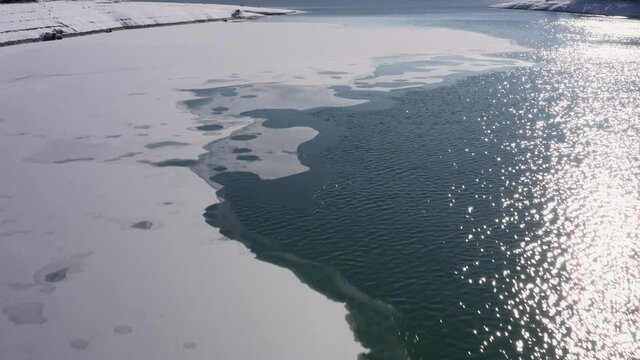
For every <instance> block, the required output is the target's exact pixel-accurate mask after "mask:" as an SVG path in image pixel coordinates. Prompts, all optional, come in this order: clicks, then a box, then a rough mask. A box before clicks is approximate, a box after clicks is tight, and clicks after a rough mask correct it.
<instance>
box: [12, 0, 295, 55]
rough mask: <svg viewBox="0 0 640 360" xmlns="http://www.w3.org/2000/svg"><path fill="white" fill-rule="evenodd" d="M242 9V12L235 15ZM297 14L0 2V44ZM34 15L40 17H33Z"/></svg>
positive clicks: (94, 0) (62, 0)
mask: <svg viewBox="0 0 640 360" xmlns="http://www.w3.org/2000/svg"><path fill="white" fill-rule="evenodd" d="M237 10H240V11H241V12H242V13H241V14H240V15H236V16H234V15H233V14H234V12H235V11H237ZM43 13H46V15H43ZM297 13H300V12H299V11H297V10H290V9H274V8H259V7H250V6H235V5H217V4H191V3H153V2H135V1H132V2H130V1H116V0H108V1H98V0H81V1H71V0H53V1H38V2H33V3H11V4H0V47H4V46H12V45H19V44H25V43H31V42H42V41H44V40H42V38H41V36H42V34H44V33H47V32H51V31H54V30H57V31H60V32H61V33H60V35H61V37H60V38H59V39H58V40H63V39H65V38H72V37H77V36H86V35H93V34H98V33H110V32H112V31H118V30H131V29H142V28H152V27H160V26H177V25H186V24H197V23H206V22H218V21H222V22H228V21H234V22H237V21H245V20H256V19H259V18H261V17H265V16H280V15H293V14H297ZM32 14H37V15H36V17H33V18H32V16H33V15H32ZM167 14H171V15H167ZM50 41H53V39H52V40H50Z"/></svg>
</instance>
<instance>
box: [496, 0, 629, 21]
mask: <svg viewBox="0 0 640 360" xmlns="http://www.w3.org/2000/svg"><path fill="white" fill-rule="evenodd" d="M493 7H496V8H501V9H519V10H542V11H559V12H570V13H580V14H591V15H607V16H625V17H630V18H640V1H636V0H516V1H509V2H506V3H501V4H497V5H493Z"/></svg>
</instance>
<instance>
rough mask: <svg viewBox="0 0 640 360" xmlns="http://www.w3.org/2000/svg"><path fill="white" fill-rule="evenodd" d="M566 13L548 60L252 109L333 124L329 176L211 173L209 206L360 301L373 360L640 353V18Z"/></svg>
mask: <svg viewBox="0 0 640 360" xmlns="http://www.w3.org/2000/svg"><path fill="white" fill-rule="evenodd" d="M583 20H584V21H583ZM561 21H564V23H560V24H559V25H558V24H555V23H554V24H551V25H549V24H548V23H547V22H545V23H542V24H539V25H540V26H542V27H543V29H546V30H548V31H550V32H552V35H550V37H548V38H546V39H542V40H541V41H539V42H536V43H538V44H539V45H537V46H536V48H535V49H534V51H533V52H532V53H531V54H528V55H513V56H526V58H527V59H529V60H531V61H532V62H534V63H535V64H536V66H533V67H528V68H516V69H511V70H506V71H497V72H493V73H489V74H483V75H476V76H468V77H460V76H458V77H457V78H456V79H455V81H453V80H452V81H451V82H449V83H447V84H444V85H441V86H437V87H430V88H426V87H425V88H418V89H414V90H409V91H406V90H403V91H394V92H391V93H389V94H373V93H367V92H361V93H351V92H349V91H343V92H341V94H342V95H343V96H346V97H353V96H358V97H365V98H369V99H370V100H371V103H370V104H367V105H364V106H353V107H346V108H322V109H312V110H308V111H295V110H268V109H267V110H259V111H253V112H249V113H246V114H245V115H248V116H253V117H258V118H264V119H267V120H266V121H265V123H264V124H263V125H264V126H265V127H271V128H286V127H292V126H307V127H312V128H314V129H316V130H318V131H319V135H318V136H317V137H316V138H315V139H313V140H312V141H309V142H307V143H304V144H302V145H300V147H299V148H298V158H299V160H300V162H301V163H303V164H304V165H306V166H308V167H309V168H310V170H309V171H307V172H304V173H301V174H297V175H292V176H288V177H285V178H280V179H276V180H261V179H260V178H259V177H258V176H257V175H255V174H251V173H246V172H225V171H222V172H221V171H205V172H203V171H202V170H196V171H197V172H198V173H199V175H200V176H203V177H205V178H210V179H211V180H213V181H214V182H216V183H218V184H221V185H222V186H223V188H222V189H221V190H220V191H219V192H218V195H219V196H220V197H221V198H222V199H223V200H224V201H223V202H222V203H220V204H216V205H213V206H211V207H209V208H207V209H206V211H205V214H204V217H205V220H206V221H207V222H208V223H209V224H211V225H212V226H214V227H216V228H219V229H220V231H221V232H222V233H223V234H225V235H226V236H228V237H231V238H233V239H237V240H239V241H242V242H243V243H244V244H246V245H247V246H248V247H249V248H250V249H251V250H252V251H254V252H255V253H256V254H257V257H258V258H259V259H261V260H263V261H267V262H271V263H274V264H277V265H280V266H283V267H286V268H289V269H291V270H292V271H293V272H294V273H295V274H296V275H297V276H298V277H299V278H300V279H301V280H302V281H304V282H306V283H308V284H309V285H310V286H312V287H313V288H314V289H316V290H317V291H319V292H322V293H324V294H326V295H327V296H329V297H331V298H332V299H335V300H338V301H341V302H345V303H346V304H347V307H348V309H349V312H350V315H349V322H350V324H351V326H352V328H353V330H354V332H355V334H356V337H357V339H358V340H359V341H361V342H362V343H363V344H364V345H365V346H366V347H367V348H369V349H371V353H370V354H368V355H365V356H364V357H365V358H368V359H406V358H410V359H462V358H470V359H497V358H508V359H520V358H521V359H585V358H589V359H612V358H621V359H623V358H637V355H638V354H639V353H640V348H639V347H638V345H637V343H636V342H635V341H634V340H629V339H635V337H636V335H637V333H636V329H637V326H636V325H637V324H638V323H640V322H639V320H640V315H639V313H638V298H637V297H636V296H635V295H634V294H635V292H634V291H635V290H633V289H634V288H635V287H636V285H638V284H639V282H638V273H637V266H636V265H638V263H639V262H640V259H638V254H639V253H640V252H638V250H639V247H640V244H639V242H638V238H639V235H638V232H637V229H636V226H635V225H634V224H637V223H638V220H640V216H639V214H638V211H640V210H639V209H640V206H638V205H640V199H639V196H640V195H639V194H640V191H639V190H638V189H637V188H636V186H635V185H636V184H638V183H639V182H638V181H637V180H638V177H640V170H639V169H640V166H639V162H638V153H640V152H639V150H640V149H638V145H637V144H638V143H639V141H638V140H640V128H639V127H638V123H637V121H638V113H637V110H636V109H637V105H638V104H640V94H639V93H638V89H640V79H639V77H640V75H639V74H640V73H639V72H638V70H639V69H640V63H639V61H638V59H639V57H638V56H637V55H638V46H637V43H638V37H637V35H633V34H635V29H637V26H635V25H628V23H623V24H622V25H620V24H618V23H615V20H611V21H613V23H611V21H609V20H601V19H596V20H593V19H580V18H575V19H570V20H566V19H564V20H563V19H561ZM585 22H586V23H585ZM612 24H613V25H612ZM625 24H626V25H625ZM526 26H533V25H532V24H531V23H529V24H528V25H526ZM545 26H546V27H545ZM585 26H586V27H585ZM625 26H626V27H627V28H625ZM629 27H630V28H629ZM593 28H598V29H599V30H598V31H595V32H594V31H591V30H592V29H593ZM623 28H625V29H626V31H622V32H620V29H623ZM563 29H564V30H563ZM585 29H586V30H585ZM612 29H613V30H612ZM558 30H562V31H564V33H562V34H561V35H556V34H555V32H556V31H558ZM498 31H503V32H504V31H505V29H502V30H498ZM538 31H539V33H542V32H543V31H542V30H540V29H538ZM521 35H522V34H521ZM519 36H520V35H519ZM522 39H523V38H520V40H522ZM243 146H244V144H243ZM249 147H250V145H249ZM199 162H200V163H205V164H208V165H210V166H209V167H210V168H214V167H215V166H216V154H214V153H207V154H203V156H202V157H201V159H200V161H199ZM198 169H202V167H198ZM611 204H615V205H611Z"/></svg>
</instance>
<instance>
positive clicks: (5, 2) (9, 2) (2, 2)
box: [0, 0, 38, 4]
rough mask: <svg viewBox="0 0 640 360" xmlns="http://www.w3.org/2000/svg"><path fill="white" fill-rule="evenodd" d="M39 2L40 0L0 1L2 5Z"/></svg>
mask: <svg viewBox="0 0 640 360" xmlns="http://www.w3.org/2000/svg"><path fill="white" fill-rule="evenodd" d="M26 2H38V0H0V4H12V3H26Z"/></svg>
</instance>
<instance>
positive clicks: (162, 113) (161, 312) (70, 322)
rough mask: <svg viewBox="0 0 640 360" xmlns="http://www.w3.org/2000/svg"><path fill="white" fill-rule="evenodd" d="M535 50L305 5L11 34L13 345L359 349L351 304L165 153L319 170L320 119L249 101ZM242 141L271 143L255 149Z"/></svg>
mask: <svg viewBox="0 0 640 360" xmlns="http://www.w3.org/2000/svg"><path fill="white" fill-rule="evenodd" d="M149 6H151V5H149ZM159 6H161V7H162V6H163V5H159ZM164 9H166V8H164ZM519 50H524V49H523V48H521V47H518V46H516V45H513V44H511V43H510V42H509V41H506V40H501V39H495V38H492V37H489V36H485V35H481V34H475V33H469V32H464V31H453V30H445V29H420V28H384V27H347V26H338V25H331V24H320V23H295V22H284V23H258V22H241V23H220V22H218V23H203V24H192V25H185V26H175V27H158V28H153V29H137V30H130V31H122V32H114V33H110V34H96V35H93V36H87V37H76V38H70V39H67V40H64V41H56V42H46V43H32V44H24V45H21V46H10V47H4V48H0V68H1V69H2V71H0V169H1V170H0V358H1V359H2V360H27V359H28V360H40V359H69V360H73V359H96V360H102V359H104V360H107V359H109V360H110V359H157V360H164V359H264V360H270V359H278V360H281V359H283V360H288V359H291V360H293V359H309V360H326V359H332V360H334V359H335V360H340V359H355V358H356V356H357V354H358V353H360V352H362V351H363V348H362V346H361V345H360V344H358V343H357V342H356V341H355V340H354V337H353V334H352V333H351V331H350V329H349V326H348V323H347V321H346V320H345V316H346V315H347V312H346V309H345V307H344V305H343V304H339V303H335V302H333V301H330V300H328V299H326V298H325V297H324V296H323V295H320V294H318V293H316V292H314V291H312V290H311V289H309V288H308V287H307V286H306V285H304V284H302V283H300V282H299V281H298V279H296V278H295V276H294V275H293V274H292V273H290V272H289V271H288V270H285V269H282V268H278V267H276V266H272V265H269V264H266V263H262V262H259V261H256V260H255V259H254V256H253V254H251V253H250V252H249V251H248V250H247V249H246V248H245V247H243V246H242V245H240V244H239V243H236V242H233V241H226V239H225V238H224V237H223V236H222V235H220V234H218V232H217V230H216V229H214V228H212V227H210V226H208V225H206V224H205V222H204V219H203V217H202V213H203V211H204V209H205V208H206V207H207V206H209V205H211V204H213V203H216V202H217V201H218V200H217V199H216V198H215V193H214V190H213V189H212V188H211V187H210V186H209V185H210V184H207V183H206V182H205V181H202V179H200V178H199V177H197V176H196V175H195V174H194V173H193V172H192V171H191V170H190V169H189V168H185V167H157V166H152V165H151V164H150V163H158V162H162V161H166V160H172V159H176V158H178V159H183V160H189V159H196V158H197V157H198V155H200V154H201V153H203V152H204V150H203V149H202V147H203V146H204V145H205V144H208V143H211V142H213V141H214V140H218V141H217V142H216V144H218V143H219V144H220V145H219V149H217V151H218V154H219V159H220V161H221V162H224V163H225V164H226V165H227V166H228V167H229V168H231V169H242V168H241V166H252V167H251V168H249V170H251V171H255V172H256V173H258V174H259V175H260V176H262V177H264V178H277V177H279V176H285V175H288V174H292V173H297V172H300V171H305V168H304V166H302V165H301V164H300V163H299V162H298V159H297V154H296V149H297V146H298V144H299V143H301V142H303V141H307V140H309V139H311V138H313V137H314V136H315V135H316V133H315V131H314V130H312V129H308V128H303V127H296V128H291V129H281V130H276V129H265V128H262V127H261V126H260V121H259V120H257V119H250V118H246V117H242V116H238V114H239V113H240V112H242V111H245V110H249V109H252V108H253V109H255V108H274V107H275V108H278V107H286V108H294V109H307V108H311V107H318V106H345V105H349V104H351V103H353V102H354V101H355V100H346V99H341V98H338V97H336V95H335V93H334V91H333V90H332V87H333V86H338V85H343V86H345V85H346V86H363V87H365V85H370V86H369V87H366V88H375V87H376V86H382V85H385V84H389V83H390V82H391V83H395V84H398V86H404V84H407V83H413V84H416V83H436V82H439V81H442V80H443V78H444V77H445V76H447V75H449V74H455V73H459V72H463V71H476V70H477V71H484V70H489V69H495V68H499V67H504V66H513V65H518V62H509V61H508V60H507V59H504V58H492V57H487V56H484V55H483V54H486V53H496V52H501V51H519ZM399 54H405V55H399ZM461 56H462V57H461ZM438 57H442V59H452V58H453V60H452V61H449V62H447V61H444V60H441V61H429V59H434V58H438ZM403 61H407V62H409V64H410V66H407V67H406V69H405V71H402V72H398V71H394V72H392V73H388V74H383V73H380V74H376V75H375V76H373V75H372V74H375V70H376V69H377V68H378V66H380V65H383V64H395V63H398V62H403ZM43 65H44V66H43ZM394 69H396V68H395V67H394ZM356 82H357V83H358V84H360V85H356ZM187 89H202V91H201V92H200V93H199V95H198V94H196V93H194V92H193V91H188V90H187ZM211 89H214V90H211ZM216 89H217V90H216ZM220 89H223V90H220ZM207 94H208V95H207ZM185 101H191V102H192V103H191V104H192V105H193V102H194V101H195V103H196V104H197V103H205V104H211V106H213V107H214V108H213V109H208V110H207V109H206V107H197V106H196V107H194V106H192V107H187V106H185V104H187V103H185ZM225 109H226V110H225ZM205 110H206V111H205ZM247 133H250V134H255V135H254V136H255V138H249V137H247V138H245V140H242V141H236V142H237V143H238V145H235V144H230V141H229V140H228V139H227V138H228V137H229V135H231V134H234V135H237V134H247ZM240 144H241V146H244V147H247V148H251V149H253V150H254V152H255V153H259V154H260V156H261V157H262V158H263V160H262V161H256V162H252V163H248V162H245V163H246V164H245V165H243V163H242V162H239V161H237V158H235V157H233V156H231V154H232V153H233V150H234V147H236V146H240ZM214 155H215V154H214Z"/></svg>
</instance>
